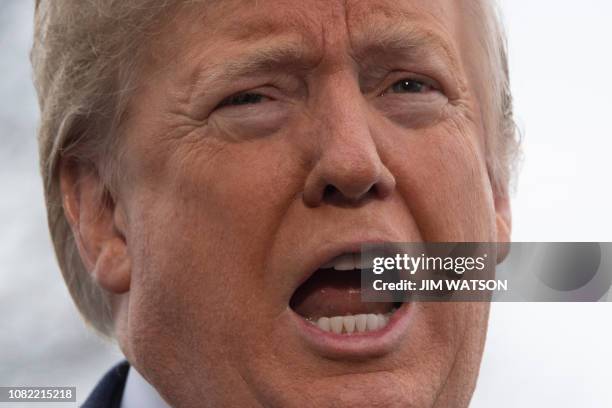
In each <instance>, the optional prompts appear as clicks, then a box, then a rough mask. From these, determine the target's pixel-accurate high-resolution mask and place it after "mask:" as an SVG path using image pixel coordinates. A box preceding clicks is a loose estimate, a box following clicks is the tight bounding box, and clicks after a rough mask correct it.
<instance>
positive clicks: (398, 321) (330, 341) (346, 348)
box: [288, 303, 412, 359]
mask: <svg viewBox="0 0 612 408" xmlns="http://www.w3.org/2000/svg"><path fill="white" fill-rule="evenodd" d="M288 310H289V311H290V315H291V316H292V320H293V322H294V324H295V327H296V328H297V332H298V333H299V335H300V337H301V338H302V339H303V340H304V341H305V343H306V344H307V346H308V347H310V348H311V349H313V350H314V351H315V352H316V353H317V354H320V355H322V356H323V357H328V358H332V359H360V358H372V357H382V356H384V355H385V354H388V353H390V352H392V351H393V350H395V349H397V348H398V347H399V345H400V343H401V342H402V340H404V338H405V336H406V334H407V332H408V329H409V326H410V321H411V316H412V313H411V310H412V308H411V307H410V304H409V303H404V304H402V306H401V307H400V308H399V309H398V310H397V311H396V312H395V313H393V315H391V317H390V319H389V323H387V325H386V326H385V327H383V328H382V329H380V330H376V331H372V332H361V333H352V334H336V333H333V332H326V331H323V330H321V329H319V327H318V326H316V325H314V324H312V323H310V322H308V321H306V320H305V319H304V318H302V317H301V316H300V315H298V314H297V313H295V312H294V311H293V310H291V309H290V308H289V309H288Z"/></svg>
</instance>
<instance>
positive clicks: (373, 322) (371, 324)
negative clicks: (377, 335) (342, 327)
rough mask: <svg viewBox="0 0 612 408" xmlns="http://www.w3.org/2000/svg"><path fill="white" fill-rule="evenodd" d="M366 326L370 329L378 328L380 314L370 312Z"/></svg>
mask: <svg viewBox="0 0 612 408" xmlns="http://www.w3.org/2000/svg"><path fill="white" fill-rule="evenodd" d="M366 327H367V330H368V331H374V330H378V316H376V315H375V314H369V315H368V318H367V320H366Z"/></svg>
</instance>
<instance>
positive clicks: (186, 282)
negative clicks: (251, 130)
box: [130, 142, 303, 365]
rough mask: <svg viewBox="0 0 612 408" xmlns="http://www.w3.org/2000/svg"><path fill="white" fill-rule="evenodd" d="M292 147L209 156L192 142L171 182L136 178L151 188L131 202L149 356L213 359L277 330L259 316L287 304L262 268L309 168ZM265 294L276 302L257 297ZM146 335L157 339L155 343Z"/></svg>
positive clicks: (137, 302)
mask: <svg viewBox="0 0 612 408" xmlns="http://www.w3.org/2000/svg"><path fill="white" fill-rule="evenodd" d="M283 149H285V147H284V146H283V145H278V144H275V143H267V144H264V143H262V144H261V145H257V142H252V143H240V144H228V145H227V146H225V147H224V148H223V149H219V150H218V151H217V152H216V153H215V154H214V155H208V156H207V157H206V159H202V155H199V154H198V153H197V152H195V151H193V152H192V154H183V155H182V159H181V160H180V161H176V162H172V160H170V161H168V163H167V166H166V169H167V172H166V176H165V177H163V178H160V179H159V182H158V183H159V184H161V183H164V184H165V185H164V186H163V188H162V187H161V186H159V185H158V184H156V183H155V182H154V180H147V181H146V182H143V183H141V184H135V185H136V186H137V187H135V188H136V189H137V191H135V192H134V193H133V194H134V196H136V195H138V196H139V197H142V198H141V199H138V200H135V203H136V204H135V205H134V206H133V208H132V209H131V212H130V217H131V221H132V225H133V226H134V232H133V234H134V236H135V237H138V239H137V240H135V241H134V243H133V244H135V245H138V247H136V248H133V253H132V254H131V256H132V259H133V260H134V261H133V265H134V270H133V272H132V275H133V276H132V279H133V280H134V282H133V284H132V292H131V294H130V299H131V300H130V301H131V305H130V308H131V311H130V315H131V316H136V318H135V319H134V320H133V321H132V322H130V324H131V331H132V335H133V336H132V338H133V339H134V340H133V341H134V342H136V343H137V344H136V345H135V347H139V349H140V350H141V351H140V352H139V353H138V354H139V355H140V356H144V357H143V358H148V357H147V356H150V355H152V354H155V355H159V356H164V358H167V361H166V364H169V365H174V364H175V362H176V361H180V360H181V359H179V356H180V355H181V354H185V353H189V354H193V355H202V356H207V359H210V360H211V361H213V360H214V359H215V358H216V357H215V356H223V355H227V354H228V353H229V351H228V350H233V349H234V350H235V349H236V348H239V347H240V344H242V346H243V347H244V338H249V339H251V341H252V342H256V337H257V336H261V335H262V333H269V330H267V329H264V328H262V327H261V325H260V326H259V327H258V326H257V324H255V323H254V321H253V316H259V317H261V318H262V324H264V323H265V322H266V318H267V317H271V316H274V315H275V314H278V313H279V310H276V309H273V308H280V307H282V308H283V309H284V308H285V306H286V305H285V304H282V303H281V302H275V301H274V300H275V299H273V296H279V294H278V293H273V292H272V293H270V290H269V288H270V287H272V286H273V283H274V282H272V281H271V279H272V278H271V277H268V276H265V274H264V273H263V272H264V271H265V270H266V268H265V260H266V257H267V255H268V253H267V251H268V250H269V248H270V247H271V246H272V244H271V243H272V242H273V240H274V237H275V231H276V229H277V226H278V224H280V222H281V220H282V217H283V215H284V214H285V213H286V210H287V207H288V206H289V205H290V204H291V202H292V201H293V200H294V197H295V192H296V191H299V190H296V186H294V185H293V184H292V183H296V182H297V181H299V180H300V179H301V178H303V177H301V176H300V174H299V168H296V167H295V165H294V164H293V165H290V162H289V161H286V160H284V159H283V158H286V157H295V154H294V153H291V152H287V151H284V150H283ZM177 156H178V155H177ZM168 174H172V176H168ZM258 296H267V297H269V298H270V299H269V300H270V302H261V301H259V302H258V301H256V300H257V299H258ZM245 310H248V311H249V313H245V312H244V311H245ZM267 320H268V321H272V319H271V318H270V319H267ZM145 322H146V324H145ZM255 327H257V328H258V330H254V328H255ZM237 332H240V333H243V334H244V338H243V337H242V336H236V333H237ZM247 333H248V335H247ZM147 338H149V339H150V338H156V339H158V340H157V341H156V345H152V344H149V343H146V341H145V340H146V339H147ZM138 339H143V341H142V342H140V341H139V340H138ZM241 342H242V343H241ZM262 343H265V342H262ZM152 347H157V349H156V350H155V352H154V351H153V350H150V348H152ZM166 348H167V349H166ZM143 350H146V351H145V352H143ZM160 350H162V351H160ZM210 350H214V353H213V352H211V351H210ZM213 354H214V355H213ZM230 354H231V353H230ZM234 354H235V351H234ZM200 363H201V362H200Z"/></svg>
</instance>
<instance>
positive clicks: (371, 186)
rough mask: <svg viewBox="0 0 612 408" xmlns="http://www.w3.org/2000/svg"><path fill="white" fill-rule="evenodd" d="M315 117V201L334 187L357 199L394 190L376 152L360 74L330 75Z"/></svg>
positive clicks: (309, 188)
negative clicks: (358, 79)
mask: <svg viewBox="0 0 612 408" xmlns="http://www.w3.org/2000/svg"><path fill="white" fill-rule="evenodd" d="M315 116H316V117H318V118H319V120H318V121H317V122H318V123H319V126H320V128H319V129H317V137H316V139H317V143H318V147H319V148H318V152H319V154H318V157H317V159H316V162H315V165H314V168H313V169H312V172H311V174H310V176H309V178H308V180H307V182H306V188H305V198H307V199H309V201H310V204H312V205H315V204H316V203H318V202H320V201H321V200H322V199H324V198H325V194H327V193H328V192H330V191H333V192H335V193H337V194H335V195H336V196H340V197H342V199H343V200H345V201H351V202H355V201H358V200H360V199H361V198H363V197H364V196H366V195H368V193H370V192H373V193H377V195H386V194H387V193H388V192H389V191H390V190H392V189H393V187H394V185H395V181H394V180H393V177H392V175H391V174H390V172H389V171H388V169H387V168H386V167H385V165H384V163H383V162H382V160H381V157H380V156H379V152H378V151H377V146H376V139H375V137H376V135H375V134H373V133H372V129H371V126H370V123H369V117H368V111H367V105H366V102H365V99H364V97H363V95H362V94H361V90H360V88H359V84H358V81H357V79H356V78H354V77H352V76H351V75H350V74H348V75H347V74H345V73H338V74H336V75H335V76H333V77H331V78H330V79H329V81H327V86H326V87H325V88H324V89H323V90H322V91H321V92H320V93H319V95H318V98H317V102H316V113H315ZM336 198H338V197H336ZM336 201H337V200H336Z"/></svg>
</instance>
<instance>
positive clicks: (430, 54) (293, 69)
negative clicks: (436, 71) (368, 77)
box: [194, 17, 459, 89]
mask: <svg viewBox="0 0 612 408" xmlns="http://www.w3.org/2000/svg"><path fill="white" fill-rule="evenodd" d="M407 22H408V20H407V18H406V17H404V18H402V19H400V20H399V22H398V23H397V24H385V25H384V26H383V25H381V24H372V25H370V26H369V27H368V29H367V30H365V31H363V32H361V33H357V35H356V39H352V40H351V42H352V47H351V48H352V56H353V59H354V60H355V61H357V62H358V63H359V64H360V65H362V66H363V67H371V66H373V65H374V66H375V65H378V66H385V63H387V62H389V61H391V60H397V59H398V55H401V56H402V57H403V58H402V59H409V60H415V61H416V60H423V59H426V60H427V61H428V62H429V63H434V64H435V65H438V66H440V65H445V66H448V68H450V69H448V71H450V72H451V73H452V72H456V71H457V69H456V68H457V67H458V65H459V62H458V59H457V57H456V55H455V54H456V53H455V52H454V51H453V48H452V46H451V45H450V44H449V43H448V42H447V41H446V40H445V39H444V38H443V36H441V35H440V34H438V33H436V32H435V30H431V29H426V28H423V27H421V26H420V25H418V24H408V23H407ZM239 43H240V44H244V40H242V41H240V42H239ZM230 46H231V45H230ZM321 58H322V56H321V55H320V54H319V53H317V51H316V47H314V46H311V45H310V44H309V42H308V41H307V39H306V38H305V37H303V36H296V35H291V36H287V35H282V36H267V37H266V36H261V37H259V38H258V40H256V41H254V42H252V43H251V44H249V45H248V47H247V48H246V50H244V51H242V52H241V53H240V54H238V55H236V56H230V57H228V58H227V59H226V60H225V61H221V62H214V63H205V64H201V65H199V66H198V68H197V72H194V74H195V75H196V77H197V80H196V83H195V88H198V89H206V88H209V87H211V86H216V85H222V84H224V83H229V82H232V81H233V80H236V79H237V78H246V77H252V76H257V75H262V74H269V73H271V72H272V73H275V72H276V73H278V72H282V73H300V72H308V71H309V70H310V69H312V68H314V67H315V66H317V65H318V64H319V63H320V62H321Z"/></svg>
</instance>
